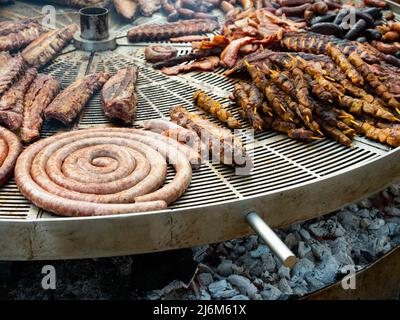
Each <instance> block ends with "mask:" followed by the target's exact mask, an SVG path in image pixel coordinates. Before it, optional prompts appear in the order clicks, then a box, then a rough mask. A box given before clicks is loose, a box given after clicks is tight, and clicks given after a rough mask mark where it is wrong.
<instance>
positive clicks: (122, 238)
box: [0, 2, 400, 260]
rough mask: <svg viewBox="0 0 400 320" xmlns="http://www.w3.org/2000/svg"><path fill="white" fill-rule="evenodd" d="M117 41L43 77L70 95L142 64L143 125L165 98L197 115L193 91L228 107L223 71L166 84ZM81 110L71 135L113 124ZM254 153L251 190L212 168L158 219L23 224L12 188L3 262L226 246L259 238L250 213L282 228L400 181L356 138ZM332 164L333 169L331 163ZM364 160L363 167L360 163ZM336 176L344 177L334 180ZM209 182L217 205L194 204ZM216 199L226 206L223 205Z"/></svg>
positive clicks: (396, 164) (373, 148)
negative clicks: (264, 184) (84, 82)
mask: <svg viewBox="0 0 400 320" xmlns="http://www.w3.org/2000/svg"><path fill="white" fill-rule="evenodd" d="M24 6H28V7H31V6H35V5H33V4H27V3H21V2H17V8H21V7H24ZM22 12H24V10H22ZM33 12H35V11H34V10H33ZM67 16H69V13H68V14H67ZM72 16H73V15H72ZM113 19H115V17H114V18H113ZM67 20H69V19H67ZM162 20H163V18H162V17H161V16H160V15H156V16H155V17H154V18H153V19H148V18H140V19H138V20H137V21H136V22H135V23H142V22H149V21H152V22H154V21H162ZM61 22H62V21H61ZM128 28H129V27H127V26H124V27H122V29H121V26H119V25H114V30H113V31H115V32H122V31H126V30H127V29H128ZM118 42H119V44H120V48H119V49H117V50H116V51H115V52H114V53H112V54H111V53H98V54H97V53H96V54H89V53H80V52H76V51H75V50H74V49H73V47H72V46H71V45H70V46H68V47H67V48H65V49H64V51H63V53H62V55H61V56H60V57H59V58H58V59H57V60H56V62H55V63H54V64H50V65H49V66H47V67H46V68H45V69H44V73H50V74H55V75H56V76H57V77H59V78H60V77H61V79H60V80H62V81H61V83H62V85H63V86H64V87H65V86H66V85H68V84H69V83H70V82H71V81H73V80H74V77H73V74H74V72H75V73H76V76H78V75H79V76H81V75H83V74H87V73H90V72H93V71H96V70H102V68H103V67H104V66H108V67H111V66H114V68H116V67H119V66H121V65H123V64H124V63H127V62H126V61H128V62H132V63H135V64H137V65H138V66H139V68H140V69H141V73H140V74H142V76H141V78H140V80H139V101H141V102H142V103H140V106H141V105H143V106H144V105H146V108H149V109H148V110H149V111H146V112H147V113H145V112H143V113H142V112H141V111H140V109H139V111H138V115H139V117H141V115H143V114H145V116H144V117H143V118H140V119H139V121H140V120H144V119H146V117H147V118H148V117H153V116H154V114H155V115H157V113H158V116H166V114H165V110H168V103H169V101H167V99H162V97H163V96H164V95H165V92H167V93H172V94H173V95H175V97H178V98H179V99H181V100H182V101H183V102H184V104H186V105H187V106H189V109H190V110H196V108H195V107H193V106H192V107H190V99H189V97H190V94H189V92H190V90H189V91H188V89H187V88H191V90H194V89H196V88H205V90H206V91H209V92H212V93H213V94H214V95H215V97H217V98H218V99H220V100H221V101H222V102H223V103H224V104H226V103H227V101H226V99H224V97H225V96H226V95H227V94H228V93H229V92H230V91H231V88H232V86H233V84H234V82H235V81H236V80H228V79H226V78H224V77H223V76H222V75H221V74H220V73H221V72H222V70H218V71H217V72H215V73H198V74H195V73H191V74H188V75H182V76H180V77H174V78H170V77H164V76H161V75H160V74H159V73H157V72H155V71H153V70H152V69H151V67H149V66H148V65H146V64H145V63H144V61H143V48H144V46H145V45H147V44H141V43H139V44H135V45H134V46H132V45H129V44H128V43H127V42H126V39H124V38H121V37H119V40H118ZM174 45H175V44H174ZM175 46H176V47H178V48H180V49H181V51H186V50H188V45H187V44H181V45H175ZM132 48H135V51H134V53H133V55H132V52H131V50H130V49H132ZM128 54H129V55H128ZM113 55H115V57H113ZM70 57H73V59H70ZM74 59H75V60H74ZM104 59H105V60H107V59H117V63H115V64H114V63H111V64H110V63H107V61H106V62H105V63H104V62H102V61H103V60H104ZM59 60H60V61H61V63H60V65H59V62H58V61H59ZM67 60H68V61H69V63H71V65H69V66H70V67H71V66H73V68H71V69H67V70H68V72H63V69H62V66H63V65H62V61H67ZM57 66H58V68H57ZM67 66H68V65H67ZM67 66H66V68H67ZM71 73H72V76H71V75H70V74H71ZM149 84H150V85H151V84H152V85H151V86H149ZM152 87H157V88H163V90H165V92H164V93H163V94H159V96H158V97H157V96H155V95H154V94H155V92H154V90H152V89H151V88H152ZM149 88H150V89H149ZM146 89H147V91H146ZM153 99H154V102H153ZM163 101H164V102H163ZM156 103H158V105H156ZM164 103H165V106H164ZM161 104H162V106H163V107H161V106H160V105H161ZM175 104H176V103H174V105H175ZM99 108H100V109H99ZM99 110H100V113H99ZM146 110H147V109H146ZM85 111H86V112H84V113H83V114H82V115H81V118H80V121H78V122H76V124H75V125H74V126H73V127H72V128H68V129H70V130H75V129H82V128H85V127H88V126H91V125H93V124H95V125H105V124H107V123H108V121H106V120H105V118H104V116H102V115H101V107H100V106H99V102H98V95H96V96H95V98H94V99H92V100H91V101H90V102H89V104H88V106H87V107H86V109H85ZM60 130H61V131H62V130H67V129H64V128H62V127H60V126H56V125H55V124H54V123H50V124H46V125H45V126H44V128H43V137H45V136H48V135H51V134H53V133H54V132H59V131H60ZM243 136H244V137H245V136H246V132H245V133H244V134H243ZM266 146H267V147H266ZM254 150H255V153H256V159H259V162H260V164H259V166H258V165H257V166H256V169H258V170H259V172H258V173H259V176H255V177H254V179H253V181H246V180H245V179H248V180H251V179H252V178H243V177H241V178H235V177H232V172H230V171H229V170H228V169H226V168H224V167H222V166H220V165H211V164H206V165H205V166H204V167H203V169H201V170H200V171H199V172H197V173H196V172H195V173H194V175H195V179H194V182H193V185H192V186H191V188H190V189H189V190H188V196H187V197H185V196H184V197H183V198H182V199H181V200H179V201H178V202H177V204H173V205H172V207H171V208H170V209H168V210H164V211H158V212H152V213H142V214H124V215H119V216H107V217H85V218H60V217H54V216H51V215H49V214H47V213H44V212H42V211H41V210H39V209H37V208H36V207H34V206H33V205H31V206H29V209H28V211H27V213H26V216H23V215H18V206H19V205H21V206H23V205H26V202H27V201H26V200H18V199H19V198H18V193H17V192H15V186H13V185H12V183H10V184H9V186H7V187H5V188H2V189H0V260H53V259H76V258H93V257H108V256H119V255H129V254H137V253H145V252H153V251H162V250H170V249H176V248H183V247H191V246H195V245H201V244H206V243H213V242H220V241H224V240H229V239H233V238H239V237H242V236H246V235H249V234H251V233H253V232H252V230H251V229H250V228H249V227H248V225H247V223H246V222H245V216H246V214H247V213H248V212H251V211H255V212H258V213H259V214H260V215H261V216H262V217H263V218H264V220H265V221H266V222H267V223H268V224H269V225H270V226H271V227H283V226H287V225H290V224H293V223H295V222H299V221H303V220H307V219H311V218H315V217H317V216H320V215H323V214H326V213H328V212H332V211H334V210H337V209H339V208H341V207H343V206H345V205H348V204H350V203H353V202H356V201H358V200H360V199H362V198H363V197H365V196H368V195H370V194H373V193H375V192H377V191H379V190H381V189H383V188H385V187H387V186H388V185H390V184H392V183H395V182H397V181H399V180H400V179H399V178H400V175H399V174H396V173H398V172H400V161H399V160H400V149H399V148H397V149H395V150H390V149H389V148H386V147H385V146H382V145H380V144H376V143H374V142H370V141H368V140H366V139H363V138H360V139H357V142H356V148H355V149H347V148H344V147H342V146H340V145H339V144H337V143H336V142H332V141H330V140H326V141H323V142H316V143H313V144H307V145H306V144H302V143H299V142H295V141H293V140H290V139H288V138H287V137H284V136H282V135H279V134H276V133H263V134H259V135H258V136H257V141H256V144H255V146H254ZM257 152H258V154H257ZM266 154H267V156H265V155H266ZM305 154H307V156H306V157H305V156H304V155H305ZM314 155H315V156H316V158H314ZM328 155H329V161H330V162H328V161H327V160H328V158H326V156H328ZM339 155H340V157H339ZM257 156H259V158H257ZM264 156H265V157H264ZM348 156H350V159H351V161H352V163H351V164H352V165H351V166H350V167H347V168H346V167H345V166H344V165H342V166H341V167H340V166H339V167H337V166H335V161H336V160H337V159H339V160H340V161H341V162H340V164H344V163H345V162H344V159H346V158H347V157H348ZM307 157H308V158H307ZM304 159H305V160H304ZM358 159H361V160H362V163H359V164H355V163H354V162H356V161H357V160H358ZM266 160H268V161H270V162H271V164H272V165H273V167H272V168H271V166H270V165H269V162H267V163H262V161H266ZM278 160H279V162H278ZM324 164H329V166H328V165H324ZM325 169H326V170H325ZM318 170H319V171H318ZM324 170H325V171H324ZM335 170H338V171H336V172H334V171H335ZM300 171H301V172H300ZM299 172H300V173H302V174H304V176H301V175H300V174H299ZM262 175H263V176H262ZM261 176H262V177H263V178H264V179H266V178H267V177H269V179H270V180H268V181H269V182H271V181H274V182H273V183H271V188H270V190H265V191H264V192H259V185H255V186H252V183H253V184H254V182H257V183H259V182H260V181H263V180H262V179H263V178H262V177H261ZM271 177H272V178H271ZM215 178H219V180H218V181H222V183H221V184H220V185H217V183H216V180H215ZM283 178H284V179H286V180H284V181H285V183H286V185H285V187H279V186H280V185H279V183H281V185H282V183H283V182H282V179H283ZM271 179H275V180H271ZM207 181H211V182H213V184H212V188H214V189H215V190H214V191H216V193H215V194H214V195H213V196H212V197H211V196H210V194H208V196H207V197H206V198H207V199H206V200H198V198H200V199H202V198H201V197H203V195H202V194H204V192H202V189H203V188H204V187H205V186H206V185H207ZM278 181H280V182H279V183H278ZM274 183H275V184H274ZM4 190H6V191H4ZM8 190H9V191H8ZM243 190H244V191H243ZM246 190H247V191H246ZM2 191H3V193H1V192H2ZM220 191H221V192H220ZM222 191H223V192H222ZM246 192H247V193H246ZM9 195H12V196H14V197H16V199H17V200H15V203H16V206H15V207H16V208H17V209H16V212H17V214H15V213H14V214H13V213H12V210H10V212H9V213H10V214H9V216H6V215H5V214H2V212H4V210H3V211H2V208H3V209H4V208H8V207H6V206H5V205H4V203H13V202H12V201H13V200H11V199H8V200H7V201H5V202H3V203H2V201H4V200H2V199H5V197H7V196H9ZM220 197H223V198H222V199H223V200H222V201H221V200H220ZM193 199H194V200H195V201H197V202H196V205H191V204H190V202H191V201H192V200H193ZM196 199H197V200H196ZM207 201H208V203H207ZM28 203H29V202H28ZM9 206H10V207H9V208H11V209H12V208H13V206H12V205H9ZM6 210H9V209H6Z"/></svg>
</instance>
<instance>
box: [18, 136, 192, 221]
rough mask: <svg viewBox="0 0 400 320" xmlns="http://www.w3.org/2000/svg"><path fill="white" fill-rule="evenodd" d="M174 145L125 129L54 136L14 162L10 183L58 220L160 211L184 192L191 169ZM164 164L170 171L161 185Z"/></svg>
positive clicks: (25, 152) (31, 147)
mask: <svg viewBox="0 0 400 320" xmlns="http://www.w3.org/2000/svg"><path fill="white" fill-rule="evenodd" d="M178 145H179V144H178V143H177V142H176V141H174V140H172V139H170V138H167V137H164V136H162V135H160V134H157V133H153V132H148V131H143V130H138V129H130V128H98V129H87V130H80V131H73V132H68V133H63V134H59V135H55V136H53V137H51V138H47V139H44V140H41V141H39V142H37V143H35V144H32V145H31V146H29V147H28V148H27V149H26V150H25V151H24V152H23V153H22V154H21V156H20V157H19V159H18V161H17V165H16V168H15V180H16V183H17V185H18V187H19V189H20V191H21V192H22V194H23V195H25V196H26V197H27V198H28V199H29V200H30V201H32V202H33V203H34V204H35V205H36V206H38V207H40V208H43V209H45V210H47V211H50V212H53V213H55V214H58V215H62V216H92V215H111V214H122V213H134V212H144V211H154V210H161V209H165V208H166V207H167V205H168V204H169V203H171V202H173V201H175V200H177V199H178V198H179V197H180V196H181V195H182V194H183V193H184V192H185V191H186V189H187V188H188V186H189V184H190V182H191V179H192V168H191V164H190V162H189V159H188V157H187V156H186V155H185V154H184V153H183V152H182V151H181V150H182V149H180V148H179V147H178ZM167 161H168V162H169V163H170V164H172V165H173V166H174V168H175V171H176V174H175V176H174V178H173V179H172V181H171V182H169V183H167V184H164V182H165V179H166V176H167Z"/></svg>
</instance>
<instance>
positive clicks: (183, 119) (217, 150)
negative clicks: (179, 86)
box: [170, 106, 252, 168]
mask: <svg viewBox="0 0 400 320" xmlns="http://www.w3.org/2000/svg"><path fill="white" fill-rule="evenodd" d="M170 116H171V120H172V121H174V122H176V123H177V124H179V125H180V126H182V127H184V128H186V129H189V130H192V131H194V132H196V133H197V134H198V135H199V137H200V138H201V140H202V141H203V143H205V145H206V146H207V147H208V150H209V151H210V153H211V156H212V157H213V159H214V160H215V161H218V162H221V163H223V164H226V165H230V166H238V167H247V168H249V167H251V166H252V164H251V160H250V158H249V157H248V155H247V154H246V149H245V147H244V146H243V145H242V143H241V142H240V141H239V140H238V139H237V138H236V137H235V136H234V135H233V134H232V133H231V131H230V130H229V129H225V128H221V127H219V126H217V125H216V124H214V123H212V122H210V121H209V120H207V119H205V118H203V117H201V116H199V115H197V114H194V113H190V112H189V111H187V110H186V109H185V108H184V107H182V106H177V107H174V108H171V110H170Z"/></svg>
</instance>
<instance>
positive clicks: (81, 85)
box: [44, 72, 110, 125]
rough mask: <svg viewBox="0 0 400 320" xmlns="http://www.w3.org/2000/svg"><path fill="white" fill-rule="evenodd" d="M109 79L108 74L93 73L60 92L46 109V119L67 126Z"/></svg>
mask: <svg viewBox="0 0 400 320" xmlns="http://www.w3.org/2000/svg"><path fill="white" fill-rule="evenodd" d="M109 78H110V75H109V74H108V73H104V72H101V73H95V74H91V75H88V76H86V77H83V78H81V79H78V80H76V81H75V82H74V83H72V84H71V85H69V86H68V87H67V88H66V89H65V90H64V91H62V92H61V93H60V94H59V95H58V96H57V97H56V98H55V99H54V100H53V102H52V103H51V104H50V105H49V106H48V107H47V108H46V110H45V112H44V114H45V117H46V119H56V120H58V121H61V122H62V123H63V124H65V125H69V124H70V123H71V122H72V121H73V120H74V119H75V118H76V117H77V116H78V114H79V113H80V112H81V110H82V109H83V107H84V106H85V104H86V103H87V102H88V101H89V99H90V98H91V96H92V94H93V92H94V91H97V90H99V89H100V88H101V87H102V86H103V85H104V83H106V81H107V80H108V79H109Z"/></svg>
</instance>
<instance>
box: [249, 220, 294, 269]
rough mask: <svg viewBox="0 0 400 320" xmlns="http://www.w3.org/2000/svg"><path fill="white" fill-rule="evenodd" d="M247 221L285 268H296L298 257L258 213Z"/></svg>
mask: <svg viewBox="0 0 400 320" xmlns="http://www.w3.org/2000/svg"><path fill="white" fill-rule="evenodd" d="M246 221H247V222H248V223H249V225H250V226H251V227H252V229H253V230H254V231H255V232H256V233H257V235H258V236H259V237H260V238H261V239H263V240H264V242H265V243H266V244H267V246H268V247H269V248H270V249H271V250H272V252H273V253H274V254H275V255H276V256H277V257H278V258H279V259H280V260H281V261H282V263H283V265H284V266H286V267H288V268H293V267H294V265H295V264H296V262H297V258H296V256H295V255H294V254H293V252H292V251H290V249H289V248H288V247H287V246H286V245H285V244H284V243H283V241H282V240H281V239H279V237H278V236H277V234H276V233H275V232H274V231H273V230H272V229H271V228H270V227H269V226H268V225H267V224H266V223H265V222H264V220H263V219H261V217H260V216H259V215H258V214H257V213H255V212H250V213H249V214H248V215H247V216H246Z"/></svg>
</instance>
